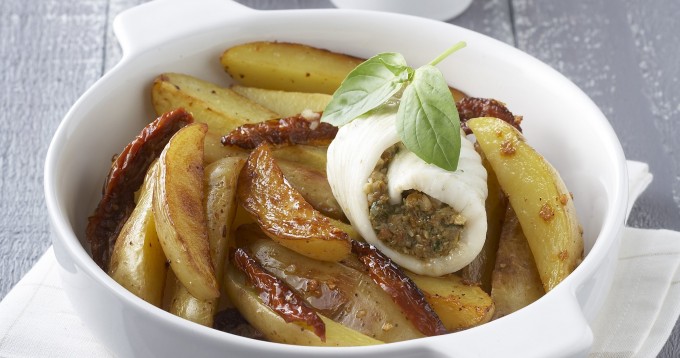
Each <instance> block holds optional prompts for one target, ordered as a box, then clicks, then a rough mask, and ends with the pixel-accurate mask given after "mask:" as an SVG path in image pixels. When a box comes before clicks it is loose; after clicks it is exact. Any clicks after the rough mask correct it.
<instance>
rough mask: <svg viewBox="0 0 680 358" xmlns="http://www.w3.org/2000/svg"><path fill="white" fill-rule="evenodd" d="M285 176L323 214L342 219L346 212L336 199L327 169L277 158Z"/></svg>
mask: <svg viewBox="0 0 680 358" xmlns="http://www.w3.org/2000/svg"><path fill="white" fill-rule="evenodd" d="M276 162H277V164H278V165H279V168H281V171H282V172H283V176H284V177H285V178H286V180H288V182H289V183H290V185H291V186H292V187H293V188H295V190H297V191H298V192H300V194H302V197H303V198H304V199H305V200H306V201H307V202H308V203H309V204H311V205H312V207H314V209H316V210H318V211H320V212H321V213H322V214H324V215H326V216H328V217H331V218H333V219H337V220H342V219H344V218H345V214H344V213H343V211H342V208H341V207H340V204H338V202H337V201H336V200H335V197H334V196H333V192H332V191H331V186H330V184H328V178H327V177H326V172H325V171H318V170H314V169H310V168H307V167H305V166H303V165H300V164H297V163H293V162H289V161H285V160H277V161H276Z"/></svg>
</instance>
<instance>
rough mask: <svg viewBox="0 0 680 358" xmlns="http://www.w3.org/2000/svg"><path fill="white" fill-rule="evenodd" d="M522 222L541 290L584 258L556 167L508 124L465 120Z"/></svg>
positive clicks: (572, 210)
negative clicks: (541, 286) (539, 278)
mask: <svg viewBox="0 0 680 358" xmlns="http://www.w3.org/2000/svg"><path fill="white" fill-rule="evenodd" d="M467 124H468V127H469V128H470V129H471V130H472V132H473V133H474V134H475V137H476V138H477V143H479V146H480V148H481V149H482V151H483V152H484V155H485V156H486V158H487V159H488V160H489V163H490V164H491V167H492V168H493V170H494V172H495V173H496V176H497V177H498V182H499V183H500V186H501V188H502V189H503V191H504V192H505V193H506V194H507V196H508V199H509V201H510V205H511V206H512V208H513V209H514V210H515V213H516V214H517V218H518V219H519V222H520V224H521V226H522V230H523V231H524V235H525V236H526V238H527V240H528V242H529V247H531V252H532V253H533V256H534V259H535V260H536V266H537V268H538V271H539V273H540V275H541V281H542V282H543V287H544V288H545V291H546V292H548V291H550V290H551V289H553V288H554V287H555V286H556V285H557V284H558V283H560V282H561V281H562V280H563V279H564V278H566V277H567V275H569V274H570V273H571V272H572V271H573V270H574V269H575V268H576V266H577V265H578V264H579V263H580V262H581V260H582V258H583V237H582V230H581V226H580V225H579V222H578V219H577V217H576V210H575V208H574V203H573V200H572V198H571V194H570V193H569V190H568V189H567V188H566V186H565V185H564V182H563V181H562V179H561V178H560V176H559V174H558V173H557V171H556V170H555V169H554V168H553V167H552V166H551V165H550V163H548V161H546V160H545V158H543V157H542V156H541V155H540V154H539V153H538V152H536V151H535V150H534V149H533V148H532V147H530V146H529V145H528V144H527V143H526V142H525V140H524V137H523V136H522V134H521V133H519V132H518V131H517V130H516V129H515V128H514V127H512V126H511V125H509V124H508V123H506V122H504V121H502V120H500V119H497V118H492V117H480V118H473V119H471V120H469V121H468V122H467Z"/></svg>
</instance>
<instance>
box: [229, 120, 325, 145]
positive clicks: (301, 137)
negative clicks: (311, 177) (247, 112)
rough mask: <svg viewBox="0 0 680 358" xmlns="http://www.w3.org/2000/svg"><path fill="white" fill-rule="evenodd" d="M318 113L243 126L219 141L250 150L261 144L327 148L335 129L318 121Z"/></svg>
mask: <svg viewBox="0 0 680 358" xmlns="http://www.w3.org/2000/svg"><path fill="white" fill-rule="evenodd" d="M320 118H321V115H320V114H319V113H315V112H310V114H307V113H304V114H298V115H296V116H292V117H286V118H281V119H271V120H268V121H264V122H259V123H252V124H244V125H242V126H240V127H238V128H236V129H234V130H233V131H231V132H230V133H229V134H227V135H225V136H224V137H222V144H224V145H233V146H238V147H240V148H243V149H254V148H256V147H257V146H258V145H260V144H261V143H263V142H267V143H270V144H273V145H294V144H307V145H328V144H330V142H331V141H332V140H333V138H335V134H336V133H337V132H338V128H337V127H335V126H332V125H330V124H328V123H322V122H320V121H319V119H320Z"/></svg>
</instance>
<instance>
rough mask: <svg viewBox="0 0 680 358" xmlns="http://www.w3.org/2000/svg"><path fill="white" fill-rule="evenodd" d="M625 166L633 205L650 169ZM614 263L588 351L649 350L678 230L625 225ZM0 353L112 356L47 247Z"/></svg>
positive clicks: (672, 308)
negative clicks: (74, 303) (74, 302)
mask: <svg viewBox="0 0 680 358" xmlns="http://www.w3.org/2000/svg"><path fill="white" fill-rule="evenodd" d="M628 170H629V180H630V203H631V204H630V206H632V203H634V202H635V199H636V198H637V197H638V196H639V195H640V194H641V193H642V192H643V191H644V189H645V188H646V187H647V185H649V183H650V182H651V179H652V176H651V174H650V173H649V169H648V167H647V165H646V164H644V163H639V162H628ZM628 209H629V211H630V208H628ZM618 265H619V266H618V268H617V272H616V277H615V280H614V283H613V287H612V290H611V293H610V294H609V297H608V298H607V302H606V303H605V305H604V309H603V310H602V312H601V313H600V315H599V316H598V318H597V320H596V322H595V324H594V325H593V331H594V336H595V344H594V346H593V350H592V353H591V357H654V356H656V355H657V354H658V352H659V351H660V350H661V348H662V347H663V345H664V343H665V342H666V341H667V340H668V337H669V336H670V333H671V331H672V329H673V327H674V325H675V322H676V321H677V319H678V316H679V315H680V285H678V279H679V278H680V272H679V271H678V266H679V265H680V233H678V232H673V231H668V230H641V229H633V228H626V229H625V231H624V235H623V238H622V245H621V254H620V257H619V262H618ZM0 357H17V358H19V357H21V358H23V357H32V358H33V357H36V358H38V357H95V358H96V357H113V354H112V353H110V352H109V351H108V350H107V349H106V347H104V346H103V345H102V344H101V343H99V342H98V341H97V340H96V339H95V338H94V337H93V336H92V335H91V334H90V332H89V331H88V329H87V328H86V327H85V326H83V324H82V322H81V321H80V319H79V318H78V316H77V315H76V314H75V312H74V311H73V309H72V307H71V304H70V302H69V301H68V299H67V297H66V294H65V293H64V291H63V290H62V288H61V280H60V277H59V274H58V270H57V264H56V260H55V258H54V253H53V252H52V249H51V248H50V249H48V250H47V252H46V253H45V254H44V255H43V256H42V257H41V258H40V260H38V262H37V263H36V264H35V266H34V267H33V268H32V269H31V270H30V271H29V272H28V273H27V274H26V276H25V277H24V278H23V279H21V281H19V283H18V284H17V285H16V286H15V287H14V288H13V289H12V290H11V291H10V292H9V293H8V294H7V296H6V297H5V298H4V300H3V301H2V302H0Z"/></svg>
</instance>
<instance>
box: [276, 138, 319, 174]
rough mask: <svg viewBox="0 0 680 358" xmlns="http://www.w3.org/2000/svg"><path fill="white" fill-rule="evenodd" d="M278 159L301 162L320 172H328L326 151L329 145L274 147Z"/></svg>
mask: <svg viewBox="0 0 680 358" xmlns="http://www.w3.org/2000/svg"><path fill="white" fill-rule="evenodd" d="M272 152H273V154H274V158H276V160H287V161H289V162H294V163H300V164H302V165H304V166H305V167H307V168H310V169H312V170H316V171H318V172H323V173H325V172H326V153H327V152H328V147H326V146H324V147H314V146H310V145H291V146H284V147H275V148H272Z"/></svg>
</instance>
